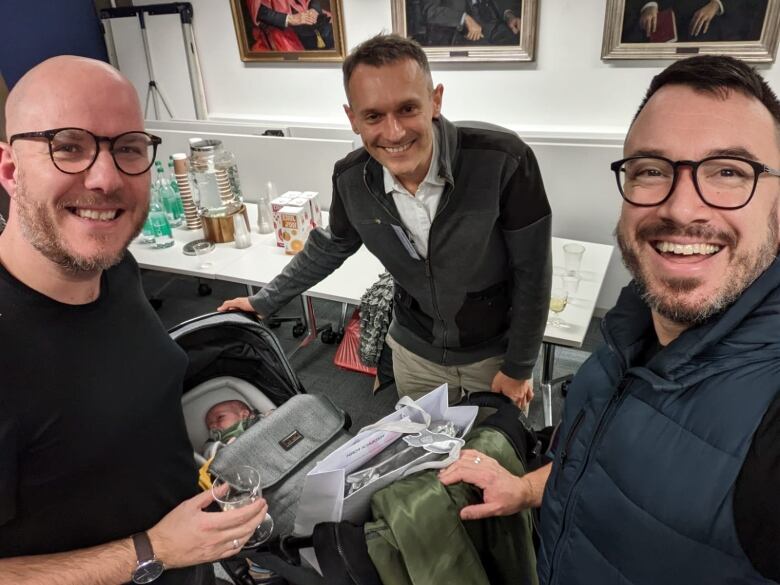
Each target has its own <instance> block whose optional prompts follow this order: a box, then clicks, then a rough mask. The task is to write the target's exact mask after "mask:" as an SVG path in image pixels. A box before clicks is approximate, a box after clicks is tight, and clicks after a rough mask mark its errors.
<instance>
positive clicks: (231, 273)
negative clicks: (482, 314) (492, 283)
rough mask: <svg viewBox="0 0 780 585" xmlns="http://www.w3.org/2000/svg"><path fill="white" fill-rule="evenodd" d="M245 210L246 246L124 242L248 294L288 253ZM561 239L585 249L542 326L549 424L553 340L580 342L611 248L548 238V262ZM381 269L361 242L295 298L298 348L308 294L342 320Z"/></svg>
mask: <svg viewBox="0 0 780 585" xmlns="http://www.w3.org/2000/svg"><path fill="white" fill-rule="evenodd" d="M247 211H248V213H249V219H250V225H251V227H252V246H251V247H249V248H244V249H241V250H240V249H238V248H236V247H235V246H234V245H233V243H228V244H217V245H216V246H215V249H214V251H213V252H211V253H209V254H207V255H205V256H201V257H195V256H185V255H184V254H183V253H182V246H183V245H184V244H186V243H187V242H191V241H192V240H196V239H199V238H202V237H203V234H202V231H201V230H194V231H191V230H186V229H183V228H177V229H175V230H174V239H175V244H174V245H173V246H172V247H170V248H165V249H161V250H157V249H154V248H151V247H150V246H148V245H144V244H138V243H136V242H134V243H132V244H131V245H130V251H131V252H132V253H133V255H134V256H135V258H136V260H137V261H138V264H139V265H140V266H141V267H142V268H148V269H152V270H161V271H163V272H172V273H176V274H185V275H188V276H196V277H199V278H206V279H217V280H225V281H229V282H236V283H239V284H243V285H246V286H247V288H248V292H249V293H250V294H251V291H252V289H251V287H261V286H264V285H266V284H268V283H269V282H271V280H273V278H274V277H275V276H276V275H277V274H279V273H280V272H281V271H282V270H283V269H284V267H285V266H287V263H288V262H290V260H291V259H292V256H290V255H287V254H285V253H284V249H283V248H279V247H277V246H276V238H275V236H274V234H258V233H257V230H256V228H255V225H256V218H257V206H256V205H254V204H252V203H248V204H247ZM323 221H324V223H325V224H326V225H327V221H328V214H327V213H323ZM567 243H577V244H581V245H583V246H584V247H585V253H584V254H583V257H582V265H581V267H580V282H579V286H578V289H577V293H576V294H573V295H571V296H570V297H569V300H568V305H567V306H566V309H565V310H564V312H562V313H561V314H560V316H561V318H562V319H563V320H564V321H565V322H566V323H567V324H568V325H569V326H568V327H567V328H557V327H552V326H549V325H548V326H547V328H546V329H545V332H544V342H543V344H542V379H541V380H540V387H541V390H542V405H543V408H544V418H545V424H547V425H550V424H552V388H553V386H555V385H556V384H557V383H559V382H560V381H561V380H556V379H554V377H553V364H554V361H555V346H558V345H560V346H564V347H571V348H579V347H582V343H583V341H584V340H585V334H586V333H587V331H588V326H589V325H590V321H591V319H592V318H593V311H594V309H595V307H596V300H597V299H598V296H599V293H600V291H601V286H602V284H603V282H604V276H605V275H606V272H607V266H608V265H609V259H610V257H611V256H612V250H613V246H608V245H604V244H594V243H591V242H580V241H577V240H567V239H563V238H553V239H552V252H553V266H556V267H557V266H563V246H564V244H567ZM201 261H205V262H210V263H211V266H210V267H209V268H208V269H201V268H199V264H200V263H201ZM384 271H385V269H384V267H383V266H382V263H381V262H380V261H379V260H378V259H377V258H376V257H375V256H374V255H373V254H371V253H370V252H369V251H368V250H367V249H366V248H365V247H361V248H360V250H358V252H357V253H356V254H354V255H353V256H352V257H350V258H348V259H347V260H346V261H345V262H344V264H343V265H342V266H341V267H340V268H338V269H337V270H336V271H335V272H334V273H333V274H331V275H330V276H328V277H327V278H326V279H325V280H323V281H322V282H320V283H318V284H316V285H315V286H313V287H312V288H311V289H309V290H308V291H307V292H306V293H305V294H304V295H302V296H301V302H302V305H303V314H304V318H305V320H306V327H307V335H306V336H305V337H304V339H303V340H302V341H301V344H300V345H299V346H298V348H300V347H303V346H305V345H307V344H308V343H310V342H311V341H313V339H314V338H316V335H317V325H316V316H315V314H314V310H313V308H312V304H311V299H312V298H321V299H328V300H331V301H337V302H340V303H343V310H342V320H343V319H344V318H345V317H346V307H347V305H349V304H352V305H357V304H359V303H360V297H361V296H362V295H363V293H364V292H365V291H366V289H367V288H368V287H370V286H371V285H372V284H374V282H376V280H377V277H378V276H379V274H381V273H382V272H384ZM296 349H297V348H296Z"/></svg>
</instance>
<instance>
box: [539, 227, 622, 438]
mask: <svg viewBox="0 0 780 585" xmlns="http://www.w3.org/2000/svg"><path fill="white" fill-rule="evenodd" d="M570 243H571V244H580V245H582V246H584V247H585V252H584V253H583V255H582V264H581V265H580V272H579V276H580V281H579V284H578V287H577V292H576V293H575V294H573V295H570V296H569V299H568V303H567V305H566V309H565V310H564V311H563V312H562V313H560V318H561V320H562V321H564V322H565V323H566V324H567V325H568V327H566V328H559V327H553V326H551V325H548V326H547V327H546V329H545V330H544V341H543V343H542V379H541V380H540V381H539V387H540V389H541V391H542V408H543V410H544V423H545V425H546V426H550V425H552V389H553V386H555V385H556V384H558V383H560V382H562V381H563V380H565V379H566V378H567V377H566V376H565V377H563V378H560V379H556V378H554V377H553V365H554V362H555V346H556V345H561V346H564V347H572V348H580V347H582V343H583V341H585V334H586V333H587V332H588V326H589V325H590V321H591V319H592V318H593V311H594V309H595V308H596V300H597V299H598V298H599V293H600V292H601V285H602V284H603V283H604V277H605V276H606V274H607V267H608V266H609V260H610V258H611V257H612V250H613V246H608V245H605V244H594V243H591V242H580V241H578V240H567V239H564V238H553V239H552V255H553V267H554V268H556V267H559V266H560V267H562V266H563V246H564V245H565V244H570Z"/></svg>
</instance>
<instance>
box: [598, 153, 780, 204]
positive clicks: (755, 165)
mask: <svg viewBox="0 0 780 585" xmlns="http://www.w3.org/2000/svg"><path fill="white" fill-rule="evenodd" d="M648 158H649V159H655V160H662V161H664V162H666V163H669V164H670V165H671V166H672V171H673V173H674V175H673V176H672V184H671V185H670V186H669V192H668V193H667V194H666V196H665V197H664V198H662V199H661V200H660V201H658V202H657V203H635V202H634V201H631V200H629V199H628V198H627V197H626V194H625V193H624V192H623V185H621V182H620V171H621V169H622V168H623V165H625V163H627V162H628V161H631V160H638V159H648ZM723 159H725V160H736V161H740V162H743V163H746V164H748V165H750V166H751V167H752V169H753V188H752V189H751V190H750V195H749V196H748V198H747V200H746V201H745V202H744V203H743V204H741V205H737V206H733V207H732V206H724V205H713V204H712V203H710V202H709V201H707V199H706V198H705V197H704V195H703V194H702V192H701V188H700V187H699V181H698V179H697V178H696V177H697V174H698V170H699V166H701V165H702V164H704V163H706V162H708V161H711V160H723ZM680 167H691V179H692V180H693V186H694V188H695V189H696V193H697V194H698V195H699V198H701V200H702V201H703V202H704V203H705V204H706V205H708V206H709V207H713V208H715V209H725V210H733V209H742V208H743V207H745V206H746V205H747V204H748V203H750V201H751V200H752V199H753V195H755V192H756V186H757V185H758V178H759V176H760V175H761V174H762V173H766V174H768V175H772V176H774V177H780V170H777V169H773V168H771V167H769V166H767V165H765V164H764V163H761V162H758V161H755V160H750V159H749V158H743V157H741V156H729V155H717V156H708V157H707V158H703V159H701V160H698V161H696V160H678V161H674V160H671V159H668V158H666V157H663V156H629V157H626V158H623V159H620V160H616V161H615V162H613V163H611V164H610V165H609V168H610V169H612V172H614V173H615V181H616V182H617V187H618V191H619V192H620V196H621V197H622V198H623V200H624V201H625V202H626V203H629V204H631V205H634V206H636V207H657V206H659V205H663V204H664V203H666V201H668V199H669V197H671V195H672V193H673V192H674V189H675V187H676V186H677V180H678V178H679V177H680V174H679V172H678V169H679V168H680Z"/></svg>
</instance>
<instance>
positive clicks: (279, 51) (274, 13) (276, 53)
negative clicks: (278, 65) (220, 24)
mask: <svg viewBox="0 0 780 585" xmlns="http://www.w3.org/2000/svg"><path fill="white" fill-rule="evenodd" d="M230 7H231V9H232V11H233V24H234V26H235V28H236V38H237V41H238V48H239V52H240V54H241V60H242V61H244V62H245V63H257V62H274V61H285V62H295V61H308V62H311V61H317V62H339V61H343V60H344V55H345V48H344V18H343V12H342V5H341V0H230ZM310 10H311V11H314V14H316V16H312V18H316V21H314V24H309V23H308V22H302V23H300V24H297V25H291V24H289V18H288V17H289V16H293V17H295V18H296V19H299V18H304V17H303V16H302V15H303V14H304V13H307V12H309V11H310ZM252 12H254V14H251V13H252Z"/></svg>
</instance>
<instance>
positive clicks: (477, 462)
mask: <svg viewBox="0 0 780 585" xmlns="http://www.w3.org/2000/svg"><path fill="white" fill-rule="evenodd" d="M480 461H482V457H480V456H479V455H477V456H476V457H475V458H474V463H476V464H477V465H479V462H480Z"/></svg>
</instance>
